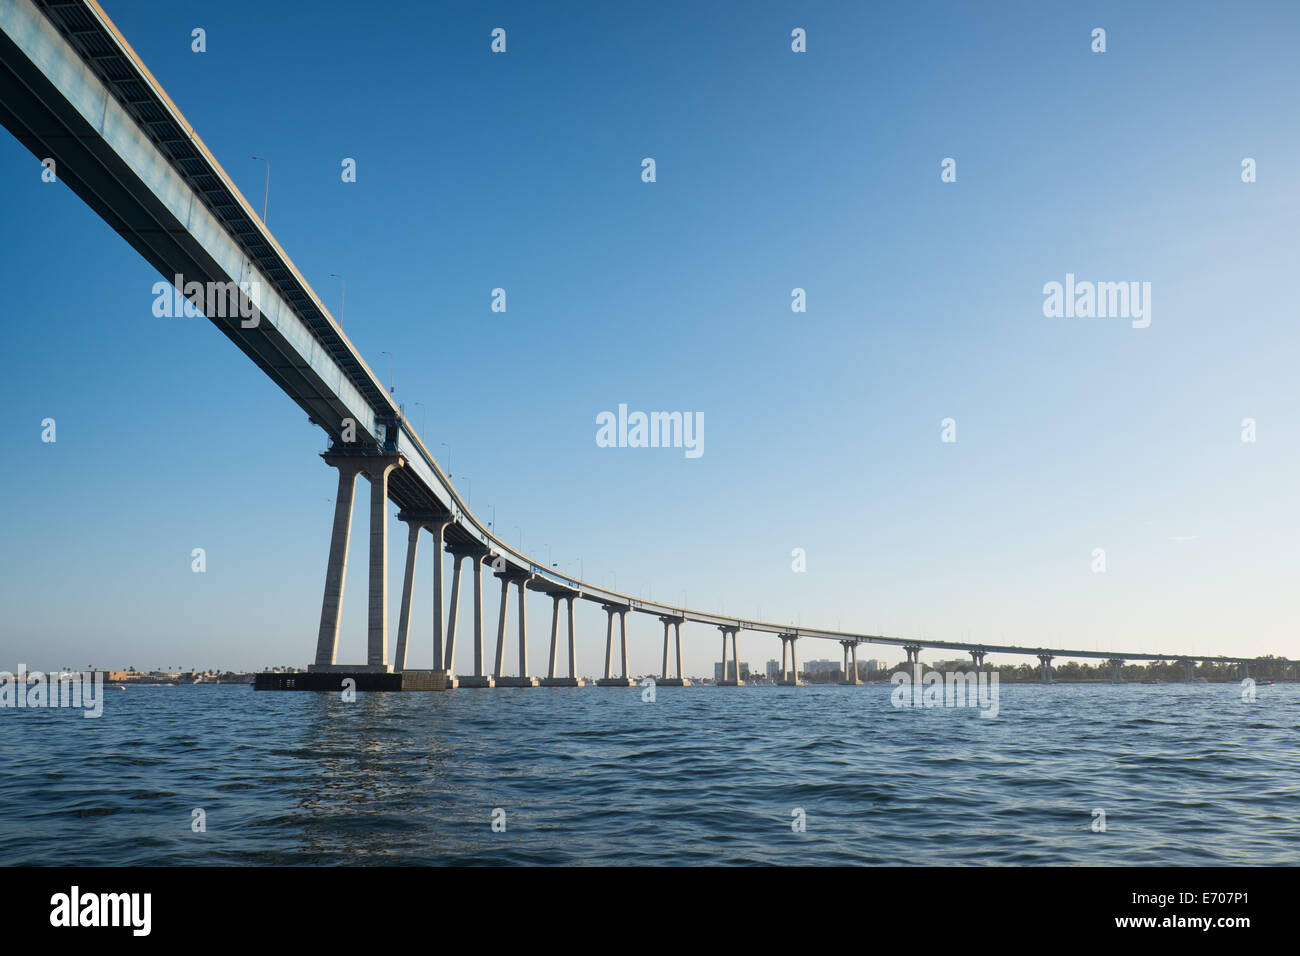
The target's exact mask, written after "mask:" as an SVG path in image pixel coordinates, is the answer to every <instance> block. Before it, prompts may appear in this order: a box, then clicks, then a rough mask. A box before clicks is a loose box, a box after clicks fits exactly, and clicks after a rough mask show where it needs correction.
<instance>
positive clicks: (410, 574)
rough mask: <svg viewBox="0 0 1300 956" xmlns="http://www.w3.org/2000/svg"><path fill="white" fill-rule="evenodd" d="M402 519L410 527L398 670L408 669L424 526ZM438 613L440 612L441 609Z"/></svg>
mask: <svg viewBox="0 0 1300 956" xmlns="http://www.w3.org/2000/svg"><path fill="white" fill-rule="evenodd" d="M399 517H400V516H399ZM402 520H405V521H406V522H407V524H408V526H409V527H408V531H407V535H406V569H405V572H404V573H403V574H402V605H401V613H400V614H399V615H398V618H397V650H396V651H394V652H393V670H395V671H398V672H401V671H404V670H406V646H407V638H408V637H409V636H410V632H411V601H412V599H413V598H414V593H413V591H414V586H415V561H416V555H417V554H418V553H419V550H420V529H421V527H422V525H421V523H420V522H419V521H417V520H414V519H411V518H405V519H402ZM437 613H439V614H440V613H441V609H439V610H438V611H437ZM435 666H436V665H435Z"/></svg>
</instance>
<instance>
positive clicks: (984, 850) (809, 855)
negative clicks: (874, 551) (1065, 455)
mask: <svg viewBox="0 0 1300 956" xmlns="http://www.w3.org/2000/svg"><path fill="white" fill-rule="evenodd" d="M106 694H107V695H108V696H107V699H106V705H105V712H104V716H103V717H102V718H100V719H97V720H95V719H92V720H88V719H85V718H84V717H82V716H81V713H80V711H73V710H39V711H32V710H0V741H2V742H3V748H4V770H3V772H2V773H0V863H2V864H5V865H15V864H66V865H96V864H111V865H140V864H166V865H172V864H218V865H220V864H792V865H820V864H1090V865H1139V864H1146V865H1152V864H1202V865H1204V864H1292V865H1294V864H1297V863H1300V813H1298V812H1297V810H1300V792H1298V790H1297V787H1298V786H1300V685H1296V684H1293V683H1287V684H1277V685H1273V686H1261V687H1259V688H1258V699H1257V700H1256V701H1255V702H1254V703H1245V702H1243V701H1242V699H1241V690H1240V687H1239V685H1236V684H1212V685H1205V684H1193V685H1182V684H1161V685H1122V686H1110V685H1064V684H1056V685H1052V686H1039V685H1006V684H1003V685H1002V686H1001V688H1000V705H999V715H998V716H997V717H996V718H995V719H987V718H981V717H980V716H979V712H978V710H975V709H960V708H947V709H945V708H933V709H910V708H909V709H896V708H894V707H893V706H891V704H890V688H889V687H888V686H881V685H872V686H864V687H856V688H854V687H837V686H836V687H830V686H810V687H800V688H784V687H768V686H756V687H745V688H715V687H691V688H667V687H660V688H657V691H656V695H655V700H654V702H652V703H646V702H644V701H643V700H642V693H641V689H640V688H637V689H626V690H622V689H619V690H614V689H607V688H583V689H578V690H573V689H564V690H561V689H550V688H536V689H531V690H457V691H451V692H447V693H440V694H358V695H357V697H356V700H355V701H353V702H350V703H349V702H345V701H343V700H342V699H341V698H340V696H339V695H338V694H316V693H271V692H261V693H255V692H254V691H252V690H251V688H248V687H245V686H233V685H232V686H226V685H223V686H183V687H132V688H129V689H127V690H125V691H117V690H115V689H112V688H109V689H108V690H106ZM196 809H200V810H202V811H203V812H204V814H205V818H206V831H205V832H198V833H196V832H194V831H193V828H192V821H193V820H194V811H195V810H196ZM796 810H802V812H803V819H804V820H805V821H806V831H805V832H802V833H796V832H794V831H793V829H792V826H791V824H792V822H793V821H794V820H795V819H796V815H795V811H796ZM1094 810H1103V811H1104V812H1105V815H1106V816H1105V822H1106V828H1105V832H1094V830H1093V826H1094V820H1095V819H1100V818H1099V817H1094V813H1093V811H1094ZM494 811H496V812H495V814H494ZM494 818H495V819H496V820H497V821H498V825H497V829H495V830H494V828H493V820H494ZM502 822H504V830H502V829H501V823H502Z"/></svg>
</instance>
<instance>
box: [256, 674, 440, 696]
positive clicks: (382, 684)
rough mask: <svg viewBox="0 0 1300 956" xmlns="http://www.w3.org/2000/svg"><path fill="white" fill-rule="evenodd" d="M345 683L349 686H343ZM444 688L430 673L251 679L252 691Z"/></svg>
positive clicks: (287, 676) (414, 689) (266, 676)
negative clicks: (348, 682) (347, 682)
mask: <svg viewBox="0 0 1300 956" xmlns="http://www.w3.org/2000/svg"><path fill="white" fill-rule="evenodd" d="M345 681H351V683H350V684H346V685H345V683H344V682H345ZM447 686H448V685H447V682H446V678H444V677H443V675H442V674H439V673H434V672H431V671H399V672H398V673H395V674H394V673H387V672H384V671H374V670H369V671H368V670H351V671H349V670H334V671H316V672H309V671H291V672H288V673H275V672H271V673H264V674H256V675H254V677H253V689H254V690H316V691H342V690H348V689H351V690H357V691H367V692H371V691H425V690H446V689H447Z"/></svg>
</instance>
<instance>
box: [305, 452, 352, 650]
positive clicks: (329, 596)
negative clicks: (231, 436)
mask: <svg viewBox="0 0 1300 956" xmlns="http://www.w3.org/2000/svg"><path fill="white" fill-rule="evenodd" d="M326 462H327V463H329V464H331V465H333V466H334V467H335V468H337V469H338V470H339V488H338V492H337V493H336V494H335V496H334V528H333V531H331V533H330V556H329V564H328V565H326V568H325V597H324V598H323V599H322V600H321V609H320V631H319V633H318V634H317V637H316V664H315V667H322V668H324V667H333V666H334V664H335V661H336V658H337V657H338V646H339V612H340V610H341V609H342V607H343V585H344V583H345V581H346V579H347V573H348V542H349V540H350V539H351V537H352V499H353V496H354V494H355V492H356V487H357V474H358V472H359V471H360V470H361V469H360V466H359V465H358V464H355V463H353V462H350V461H330V460H329V459H328V458H327V459H326Z"/></svg>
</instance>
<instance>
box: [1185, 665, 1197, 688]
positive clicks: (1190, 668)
mask: <svg viewBox="0 0 1300 956" xmlns="http://www.w3.org/2000/svg"><path fill="white" fill-rule="evenodd" d="M1195 670H1196V662H1195V661H1183V681H1184V682H1186V683H1188V684H1190V683H1191V682H1192V675H1193V673H1194V672H1195Z"/></svg>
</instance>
